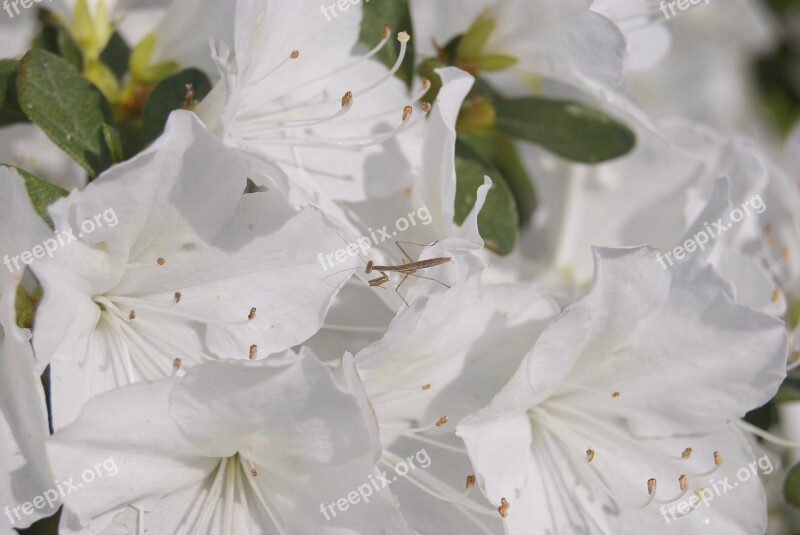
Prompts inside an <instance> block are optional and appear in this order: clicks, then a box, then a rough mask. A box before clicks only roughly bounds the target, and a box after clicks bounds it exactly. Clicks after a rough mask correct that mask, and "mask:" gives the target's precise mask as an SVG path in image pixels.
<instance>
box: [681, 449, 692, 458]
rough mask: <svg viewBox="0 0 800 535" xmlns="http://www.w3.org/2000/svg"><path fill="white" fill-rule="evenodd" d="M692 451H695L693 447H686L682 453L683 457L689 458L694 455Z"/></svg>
mask: <svg viewBox="0 0 800 535" xmlns="http://www.w3.org/2000/svg"><path fill="white" fill-rule="evenodd" d="M692 451H693V450H692V448H686V449H685V450H683V453H681V457H683V458H684V459H688V458H689V457H691V456H692Z"/></svg>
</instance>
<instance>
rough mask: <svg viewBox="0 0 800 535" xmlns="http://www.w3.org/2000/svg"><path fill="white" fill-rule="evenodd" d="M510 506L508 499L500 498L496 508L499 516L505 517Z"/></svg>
mask: <svg viewBox="0 0 800 535" xmlns="http://www.w3.org/2000/svg"><path fill="white" fill-rule="evenodd" d="M509 507H511V506H510V505H509V503H508V500H506V499H505V498H500V507H498V508H497V512H498V513H500V516H502V517H503V518H505V517H506V515H507V514H508V508H509Z"/></svg>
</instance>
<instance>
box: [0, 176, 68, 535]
mask: <svg viewBox="0 0 800 535" xmlns="http://www.w3.org/2000/svg"><path fill="white" fill-rule="evenodd" d="M48 234H49V232H48V229H47V226H46V225H45V224H44V222H43V221H42V220H41V218H39V216H38V215H37V214H36V213H35V212H34V211H33V207H32V206H31V202H30V199H29V198H28V193H27V191H26V190H25V183H24V182H23V180H22V178H21V177H20V175H19V174H17V173H16V171H12V170H10V169H8V168H6V167H0V251H2V254H4V255H10V256H14V255H16V254H19V253H22V252H23V251H29V250H31V249H32V248H33V247H34V246H36V245H39V244H41V243H42V241H43V240H44V239H46V238H47V236H48ZM10 271H11V268H10V267H9V270H6V266H3V267H2V269H0V414H2V416H0V466H1V467H2V472H0V473H2V477H0V504H2V506H3V507H4V510H3V511H2V512H1V513H2V517H0V518H2V520H0V526H2V528H0V533H3V534H6V533H8V534H13V533H16V532H15V531H14V530H13V529H11V528H12V527H13V528H23V527H27V526H29V525H30V524H32V523H33V522H34V521H36V520H38V519H40V518H43V517H46V516H50V515H51V514H53V513H54V512H55V511H56V510H57V509H58V507H59V505H60V500H55V501H53V500H52V499H51V500H50V501H49V502H42V503H41V504H40V503H39V502H38V501H37V502H36V503H35V504H34V503H33V500H34V498H36V497H39V496H42V495H43V494H44V492H45V491H46V490H47V489H49V488H50V487H51V486H52V482H53V477H52V475H51V474H50V468H49V464H48V462H47V458H46V455H45V450H44V440H45V438H46V437H47V436H48V435H49V428H48V423H47V408H46V407H45V399H44V391H43V390H42V384H41V382H40V380H39V373H38V372H37V370H36V361H35V360H34V358H33V350H32V349H31V345H30V342H29V339H30V332H28V331H27V330H23V329H19V328H17V322H16V312H15V301H16V290H17V286H18V285H19V284H20V281H21V279H22V274H23V272H24V269H22V270H16V271H15V272H13V273H11V272H10ZM48 497H49V498H52V497H51V496H50V495H48ZM27 502H31V505H36V506H37V507H35V508H34V507H31V505H27V506H25V505H24V504H26V503H27ZM29 507H30V510H28V508H29Z"/></svg>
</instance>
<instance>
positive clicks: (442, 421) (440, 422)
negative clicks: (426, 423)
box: [436, 416, 447, 427]
mask: <svg viewBox="0 0 800 535" xmlns="http://www.w3.org/2000/svg"><path fill="white" fill-rule="evenodd" d="M446 423H447V416H442V417H441V418H439V419H438V420H436V427H442V426H443V425H444V424H446Z"/></svg>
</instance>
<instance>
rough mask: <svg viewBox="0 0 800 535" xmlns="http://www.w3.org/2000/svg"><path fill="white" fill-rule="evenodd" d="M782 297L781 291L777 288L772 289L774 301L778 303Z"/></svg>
mask: <svg viewBox="0 0 800 535" xmlns="http://www.w3.org/2000/svg"><path fill="white" fill-rule="evenodd" d="M780 298H781V291H780V290H779V289H777V288H775V290H773V291H772V302H773V303H777V302H778V300H779V299H780Z"/></svg>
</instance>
